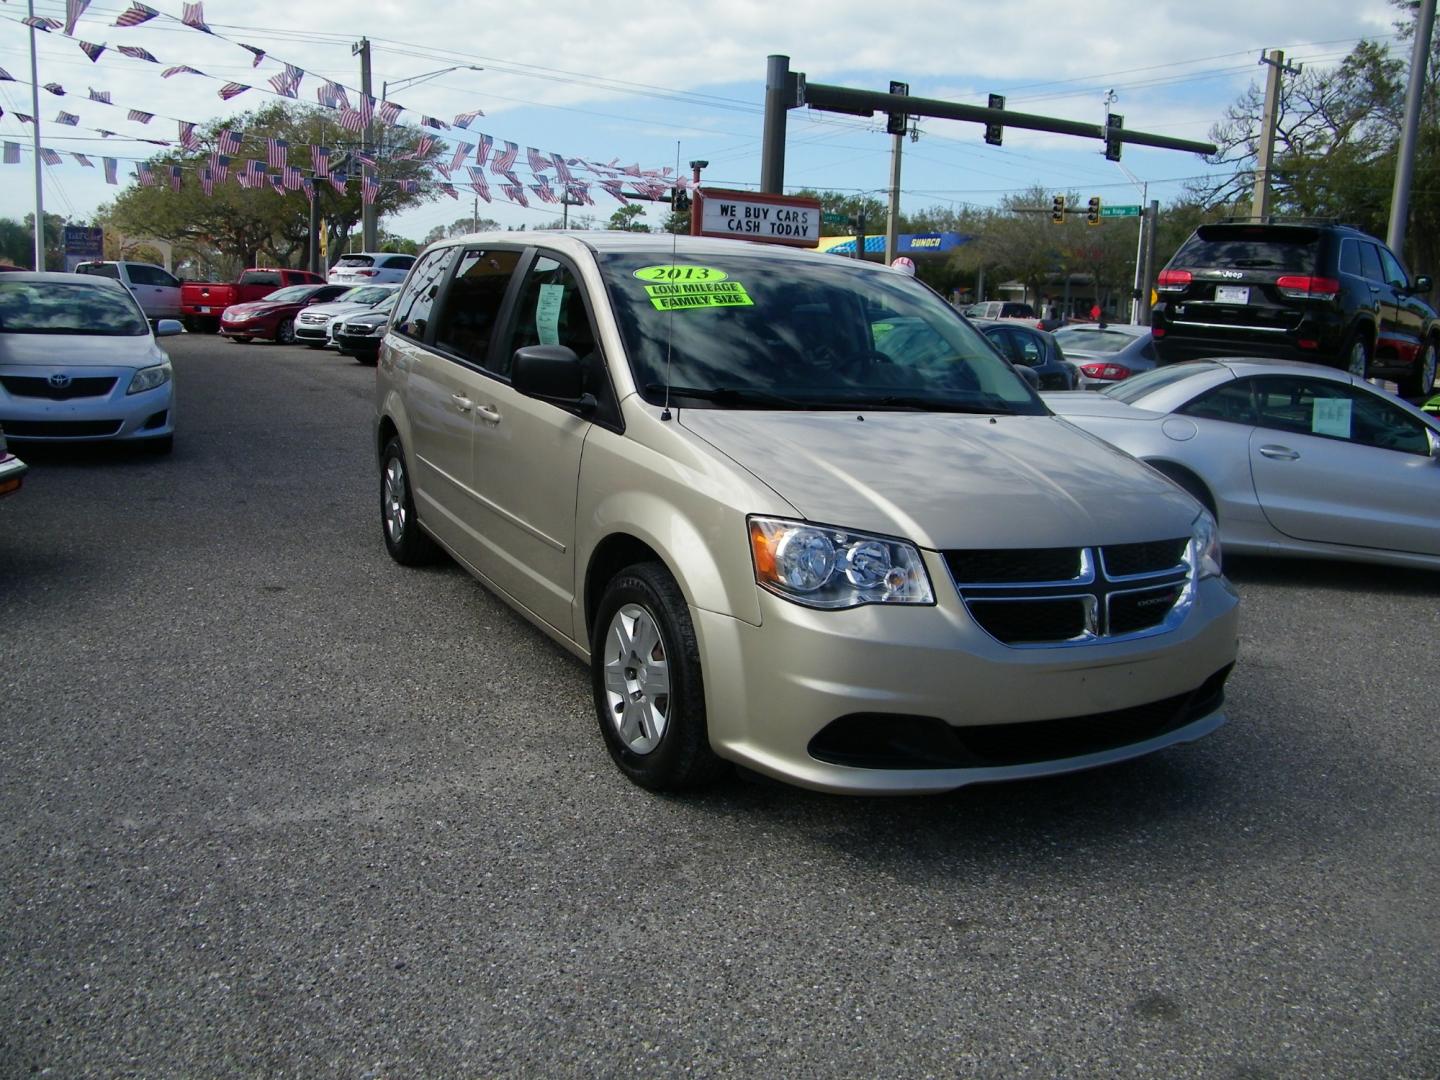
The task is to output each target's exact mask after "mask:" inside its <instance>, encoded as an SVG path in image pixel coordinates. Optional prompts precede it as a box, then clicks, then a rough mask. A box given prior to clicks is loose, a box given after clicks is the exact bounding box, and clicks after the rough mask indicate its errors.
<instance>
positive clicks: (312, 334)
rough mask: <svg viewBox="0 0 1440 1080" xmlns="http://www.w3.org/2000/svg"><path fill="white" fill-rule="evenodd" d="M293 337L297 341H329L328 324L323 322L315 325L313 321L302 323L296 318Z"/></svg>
mask: <svg viewBox="0 0 1440 1080" xmlns="http://www.w3.org/2000/svg"><path fill="white" fill-rule="evenodd" d="M295 337H296V339H297V340H299V341H329V340H330V324H329V323H328V322H323V323H320V324H319V325H318V326H317V325H315V324H314V323H302V322H300V321H299V320H298V319H297V320H296V321H295Z"/></svg>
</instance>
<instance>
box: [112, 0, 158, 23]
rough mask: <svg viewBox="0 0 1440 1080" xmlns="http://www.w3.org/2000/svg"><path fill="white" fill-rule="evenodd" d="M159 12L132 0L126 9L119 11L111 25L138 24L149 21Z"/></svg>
mask: <svg viewBox="0 0 1440 1080" xmlns="http://www.w3.org/2000/svg"><path fill="white" fill-rule="evenodd" d="M159 14H160V12H158V11H156V10H155V9H154V8H152V7H148V6H147V5H145V4H141V3H139V2H138V0H134V2H132V3H131V4H130V7H129V8H128V9H127V10H125V11H123V12H121V13H120V17H119V18H118V19H116V20H115V22H114V24H113V25H115V26H139V25H140V24H141V23H145V22H149V21H150V20H151V19H153V18H155V16H157V15H159Z"/></svg>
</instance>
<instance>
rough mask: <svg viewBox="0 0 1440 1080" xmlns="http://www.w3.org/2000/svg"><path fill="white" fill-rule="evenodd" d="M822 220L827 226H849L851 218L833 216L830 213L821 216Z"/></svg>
mask: <svg viewBox="0 0 1440 1080" xmlns="http://www.w3.org/2000/svg"><path fill="white" fill-rule="evenodd" d="M820 220H821V221H823V222H824V223H825V224H826V225H848V224H850V216H849V215H848V214H832V213H829V212H828V211H827V212H826V213H823V214H821V215H820Z"/></svg>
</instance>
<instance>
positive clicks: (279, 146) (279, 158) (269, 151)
mask: <svg viewBox="0 0 1440 1080" xmlns="http://www.w3.org/2000/svg"><path fill="white" fill-rule="evenodd" d="M265 149H266V160H267V161H268V162H269V164H270V168H272V169H274V170H275V171H276V172H283V171H284V170H285V166H286V165H288V164H289V163H290V144H289V143H288V142H286V141H285V140H284V139H274V138H272V139H266V140H265Z"/></svg>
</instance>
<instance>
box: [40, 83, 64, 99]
mask: <svg viewBox="0 0 1440 1080" xmlns="http://www.w3.org/2000/svg"><path fill="white" fill-rule="evenodd" d="M45 89H46V90H49V91H50V93H52V94H54V95H55V96H56V97H64V96H65V87H63V86H61V85H60V84H59V83H58V82H47V83H46V84H45Z"/></svg>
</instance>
